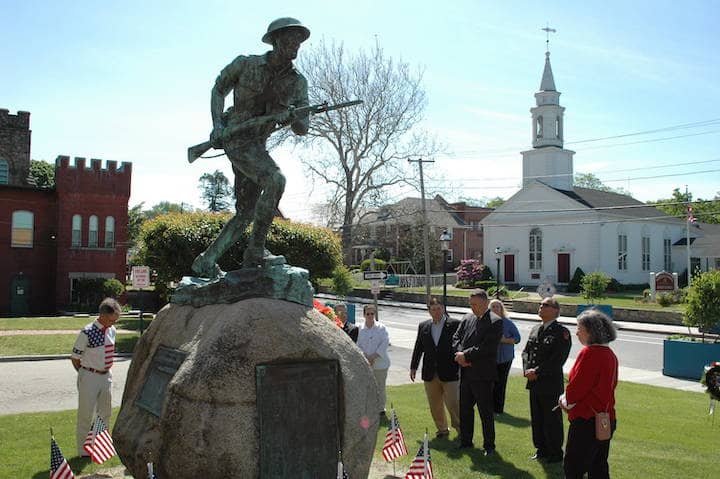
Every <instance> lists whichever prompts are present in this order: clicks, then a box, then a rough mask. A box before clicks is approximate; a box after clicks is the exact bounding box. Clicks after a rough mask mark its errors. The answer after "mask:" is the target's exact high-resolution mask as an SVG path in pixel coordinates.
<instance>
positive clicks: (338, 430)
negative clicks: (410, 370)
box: [113, 298, 379, 479]
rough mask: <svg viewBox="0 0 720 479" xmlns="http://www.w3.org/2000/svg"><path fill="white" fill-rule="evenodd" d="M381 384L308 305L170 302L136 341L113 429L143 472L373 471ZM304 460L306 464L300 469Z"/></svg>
mask: <svg viewBox="0 0 720 479" xmlns="http://www.w3.org/2000/svg"><path fill="white" fill-rule="evenodd" d="M378 411H379V404H378V394H377V386H376V385H375V380H374V377H373V374H372V371H371V369H370V367H369V366H368V364H367V362H366V361H365V359H364V357H363V355H362V353H361V352H360V350H359V349H358V348H357V347H356V346H355V344H354V343H353V342H352V341H351V340H350V339H349V338H348V337H347V335H346V334H345V333H344V332H343V331H342V330H341V329H340V328H338V327H337V326H336V325H335V324H334V323H333V322H331V321H330V320H329V319H328V318H326V317H325V316H323V315H322V314H320V313H319V312H317V311H316V310H314V309H312V308H309V307H308V306H306V305H303V304H298V303H293V302H289V301H283V300H278V299H269V298H250V299H244V300H241V301H237V302H234V303H227V304H211V305H206V306H201V307H194V306H191V305H177V304H169V305H167V306H165V307H164V308H163V309H162V310H161V311H160V312H159V313H158V315H157V317H156V318H155V320H154V321H153V322H152V324H151V326H150V328H149V329H148V330H147V332H146V333H145V334H144V335H143V336H142V338H141V339H140V341H139V343H138V344H137V346H136V348H135V353H134V356H133V362H132V365H131V367H130V370H129V372H128V377H127V383H126V386H125V392H124V395H123V401H122V407H121V410H120V414H119V416H118V419H117V421H116V425H115V428H114V430H113V438H114V441H115V446H116V449H117V451H118V454H119V456H120V458H121V460H122V462H123V464H125V466H126V467H127V468H128V469H129V470H130V471H131V473H132V474H133V476H134V477H135V478H136V479H140V478H145V477H146V476H147V472H146V464H147V462H153V463H154V464H155V470H156V471H157V473H158V477H171V478H173V479H185V478H187V479H197V478H199V477H205V478H216V477H217V478H227V477H238V478H248V479H253V478H260V477H262V478H269V477H272V478H275V477H278V478H279V477H295V478H308V479H310V478H312V479H318V478H319V479H322V478H324V477H328V478H334V477H335V476H334V475H332V474H333V472H332V471H334V470H336V468H337V454H338V450H342V451H343V462H344V464H345V467H346V470H347V473H348V475H349V477H353V478H356V477H357V478H361V477H367V475H368V472H369V468H370V464H371V461H372V454H373V449H374V447H375V440H376V435H377V429H378V422H379V418H378ZM298 464H300V465H301V466H302V465H303V464H304V466H302V467H301V469H297V467H298Z"/></svg>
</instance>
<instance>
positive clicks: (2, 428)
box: [0, 376, 720, 479]
mask: <svg viewBox="0 0 720 479" xmlns="http://www.w3.org/2000/svg"><path fill="white" fill-rule="evenodd" d="M390 402H393V403H394V406H395V410H396V411H397V413H398V417H399V419H400V424H401V425H402V428H403V432H404V434H405V438H406V441H407V446H408V450H409V453H410V455H408V456H404V457H402V458H399V460H398V461H397V472H398V475H399V476H400V477H402V476H404V474H405V472H406V471H407V467H408V465H409V463H410V461H411V460H412V456H413V455H414V454H415V453H416V452H417V449H418V447H419V444H420V441H421V440H422V435H423V433H424V432H425V430H426V428H427V429H428V430H429V434H430V437H431V441H430V447H431V454H432V459H433V468H434V471H435V475H436V477H438V478H441V479H470V478H472V479H476V478H519V479H523V478H543V479H545V478H560V477H562V468H561V466H560V465H543V464H540V463H537V462H535V461H530V460H529V459H528V458H529V456H530V455H531V454H533V452H534V450H533V447H532V441H531V438H530V423H529V420H528V417H529V412H528V399H527V391H526V390H525V388H524V381H523V380H522V378H520V377H519V376H511V377H510V382H509V384H508V398H507V404H506V411H507V414H505V415H502V416H500V417H499V418H498V419H497V421H496V433H497V439H496V443H497V448H498V454H497V455H496V456H495V457H491V458H485V457H483V455H482V453H481V451H480V450H479V449H474V450H471V451H469V452H466V451H462V452H461V451H458V450H456V449H455V447H456V446H457V441H456V440H454V436H455V434H454V433H453V434H452V436H451V438H453V439H452V440H447V439H441V440H439V439H435V438H434V434H433V433H434V429H433V423H432V419H431V417H430V412H429V411H428V407H427V401H426V399H425V393H424V390H423V387H422V385H421V384H414V385H408V386H395V387H389V388H388V404H389V403H390ZM617 402H618V406H617V410H618V430H617V432H616V434H615V438H614V439H613V441H612V445H611V448H610V468H611V475H612V477H613V478H615V479H623V478H627V479H640V478H652V479H664V478H668V479H671V478H672V479H676V478H681V477H700V478H708V479H709V478H711V477H717V465H716V460H717V438H718V434H720V425H717V424H713V421H712V418H710V417H708V415H707V411H708V396H706V395H704V394H700V393H689V392H684V391H678V390H675V389H666V388H658V387H652V386H645V385H640V384H633V383H624V382H621V383H620V385H619V386H618V390H617ZM116 412H117V411H116ZM50 427H53V428H54V430H55V437H56V439H57V441H58V444H59V445H60V447H61V448H62V450H63V453H64V454H65V455H66V457H67V458H68V460H69V462H70V464H71V467H72V468H73V471H74V472H75V473H76V474H77V473H83V474H86V473H89V472H92V471H95V470H98V469H104V468H108V467H112V466H116V465H119V461H118V459H117V458H114V459H112V460H111V461H109V462H108V463H106V464H104V465H102V466H99V467H98V466H96V465H94V464H92V463H90V462H89V461H87V460H80V459H79V458H77V457H75V446H74V444H75V443H74V431H75V411H62V412H53V413H31V414H16V415H7V416H0V445H2V452H1V453H0V454H1V457H2V460H0V477H3V478H5V477H7V478H33V479H40V478H47V471H48V467H49V456H50V447H49V442H50V441H49V434H48V430H49V428H50ZM566 433H567V429H566ZM384 437H385V430H384V429H383V430H381V431H379V432H378V438H377V448H376V453H375V460H376V461H382V456H381V453H380V450H381V448H382V444H383V442H384ZM475 443H476V445H478V446H479V445H481V444H482V433H481V428H480V424H479V421H478V420H477V417H476V425H475ZM713 471H714V472H713Z"/></svg>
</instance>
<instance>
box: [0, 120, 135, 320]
mask: <svg viewBox="0 0 720 479" xmlns="http://www.w3.org/2000/svg"><path fill="white" fill-rule="evenodd" d="M30 137H31V130H30V113H28V112H23V111H19V112H18V113H17V115H11V114H10V113H9V112H8V110H5V109H0V316H7V315H26V314H28V315H33V314H48V313H55V312H57V311H62V310H66V309H68V308H69V307H70V306H71V305H72V303H73V302H74V301H75V299H76V298H74V294H75V286H76V282H77V280H78V279H81V278H116V279H118V280H119V281H121V282H123V283H124V281H125V270H126V255H127V239H128V237H127V236H128V230H127V223H128V200H129V198H130V182H131V175H132V165H131V164H130V163H122V164H121V165H120V167H118V166H117V163H116V162H114V161H108V162H107V163H106V165H105V167H103V165H102V161H101V160H97V159H91V160H90V161H89V162H86V161H85V158H75V159H74V161H72V162H71V161H70V158H69V157H67V156H59V157H58V158H57V160H56V162H55V186H54V187H53V188H39V187H37V186H36V185H35V184H34V181H33V180H32V179H31V178H29V171H30Z"/></svg>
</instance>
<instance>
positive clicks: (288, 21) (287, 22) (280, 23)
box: [262, 17, 310, 45]
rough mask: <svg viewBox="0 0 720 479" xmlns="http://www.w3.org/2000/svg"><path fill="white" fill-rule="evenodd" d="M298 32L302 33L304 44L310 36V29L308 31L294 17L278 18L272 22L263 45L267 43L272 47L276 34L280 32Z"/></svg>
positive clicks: (264, 36) (263, 39)
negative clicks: (290, 30) (291, 30)
mask: <svg viewBox="0 0 720 479" xmlns="http://www.w3.org/2000/svg"><path fill="white" fill-rule="evenodd" d="M289 29H293V30H297V31H299V32H302V39H301V40H300V41H301V42H304V41H305V40H307V39H308V37H309V36H310V29H308V28H307V27H306V26H305V25H303V24H302V23H300V20H298V19H296V18H292V17H282V18H278V19H277V20H273V21H272V22H270V25H268V28H267V32H266V33H265V35H263V37H262V41H263V43H267V44H270V45H272V44H273V36H274V35H275V33H277V32H278V31H280V30H289Z"/></svg>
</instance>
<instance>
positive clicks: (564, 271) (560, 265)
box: [557, 253, 570, 283]
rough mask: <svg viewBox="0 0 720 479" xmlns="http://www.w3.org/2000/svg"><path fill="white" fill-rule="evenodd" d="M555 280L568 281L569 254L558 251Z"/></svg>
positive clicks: (559, 281)
mask: <svg viewBox="0 0 720 479" xmlns="http://www.w3.org/2000/svg"><path fill="white" fill-rule="evenodd" d="M557 271H558V273H557V278H558V279H557V280H558V283H569V282H570V254H569V253H558V255H557Z"/></svg>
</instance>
